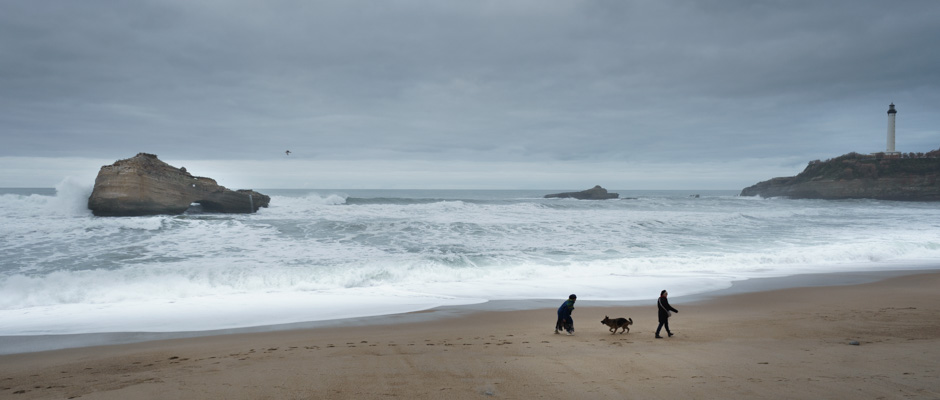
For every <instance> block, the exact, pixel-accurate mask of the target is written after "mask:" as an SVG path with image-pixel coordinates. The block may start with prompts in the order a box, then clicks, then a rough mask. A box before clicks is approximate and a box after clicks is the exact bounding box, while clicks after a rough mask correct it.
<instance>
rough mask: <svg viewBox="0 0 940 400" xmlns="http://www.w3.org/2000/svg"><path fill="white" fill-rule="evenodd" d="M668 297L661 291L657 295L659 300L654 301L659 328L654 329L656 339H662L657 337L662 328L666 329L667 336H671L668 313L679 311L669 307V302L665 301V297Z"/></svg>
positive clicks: (666, 293)
mask: <svg viewBox="0 0 940 400" xmlns="http://www.w3.org/2000/svg"><path fill="white" fill-rule="evenodd" d="M668 295H669V293H668V292H666V291H665V290H663V291H662V292H660V293H659V300H657V301H656V308H657V309H659V326H658V327H656V338H657V339H662V338H663V337H662V336H659V331H660V330H662V329H663V326H665V327H666V333H668V334H669V336H672V331H670V330H669V311H672V312H674V313H678V312H679V310H676V309H675V308H672V306H670V305H669V300H667V299H666V296H668Z"/></svg>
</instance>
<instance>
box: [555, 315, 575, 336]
mask: <svg viewBox="0 0 940 400" xmlns="http://www.w3.org/2000/svg"><path fill="white" fill-rule="evenodd" d="M555 330H556V331H568V332H573V331H574V319H573V318H571V316H570V315H567V316H564V315H559V316H558V321H555Z"/></svg>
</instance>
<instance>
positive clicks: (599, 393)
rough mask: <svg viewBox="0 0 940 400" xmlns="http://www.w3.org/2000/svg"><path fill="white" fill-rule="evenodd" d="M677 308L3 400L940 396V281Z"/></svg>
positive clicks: (168, 373)
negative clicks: (615, 330) (666, 330)
mask: <svg viewBox="0 0 940 400" xmlns="http://www.w3.org/2000/svg"><path fill="white" fill-rule="evenodd" d="M671 302H672V305H673V306H674V307H676V308H677V309H679V311H680V313H679V314H677V315H676V316H674V317H673V318H672V319H671V322H670V324H671V325H672V329H673V332H675V334H676V335H675V336H674V337H672V338H666V339H654V337H653V332H654V330H655V329H656V325H657V322H656V308H655V299H651V300H650V305H644V306H630V307H627V306H617V307H608V306H594V305H591V304H590V303H589V304H587V305H584V304H581V305H578V306H577V308H576V309H575V311H574V314H573V316H574V318H575V326H576V329H577V331H576V334H575V335H574V336H567V335H555V334H553V333H552V327H553V326H554V319H555V315H554V314H555V310H554V307H552V308H543V309H534V310H514V311H479V312H466V313H457V314H455V315H452V316H449V317H446V318H432V319H429V320H421V319H420V318H419V319H417V320H414V319H406V322H395V319H394V318H378V319H377V323H375V324H370V323H369V322H370V321H368V320H366V321H362V322H361V323H360V324H345V325H340V326H332V327H326V328H316V329H295V330H284V331H274V332H257V333H240V334H229V335H217V336H207V337H196V338H181V339H172V340H158V341H148V342H143V343H133V344H120V345H110V346H98V347H82V348H74V349H64V350H54V351H45V352H34V353H23V354H12V355H3V356H0V398H3V399H6V398H11V399H48V398H82V399H128V398H147V399H180V398H190V399H309V398H356V399H379V398H383V399H384V398H396V397H402V398H418V399H438V398H453V399H474V398H507V399H522V398H525V399H537V398H545V399H553V398H586V399H591V398H599V399H608V398H609V399H613V398H617V399H620V398H637V399H651V398H652V399H656V398H850V397H851V398H862V399H877V398H927V399H935V398H940V361H938V360H940V273H938V272H929V273H918V274H914V275H906V276H899V277H891V278H887V279H885V280H881V281H878V282H874V283H865V284H857V285H848V286H816V287H799V288H789V289H780V290H769V291H758V292H749V293H742V294H732V295H726V296H718V297H712V298H707V299H704V300H699V301H695V302H685V301H683V299H682V298H674V299H671ZM558 303H559V304H560V303H561V300H559V301H558ZM605 315H608V316H610V317H630V318H633V320H634V325H633V326H632V327H631V331H630V332H629V333H626V334H614V335H612V334H611V333H610V332H609V331H608V328H607V327H606V326H603V325H602V324H601V323H600V320H601V319H603V318H604V316H605Z"/></svg>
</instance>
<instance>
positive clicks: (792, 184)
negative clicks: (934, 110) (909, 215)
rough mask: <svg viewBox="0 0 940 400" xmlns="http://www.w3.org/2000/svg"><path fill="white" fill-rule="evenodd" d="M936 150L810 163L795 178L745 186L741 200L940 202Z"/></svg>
mask: <svg viewBox="0 0 940 400" xmlns="http://www.w3.org/2000/svg"><path fill="white" fill-rule="evenodd" d="M938 176H940V149H938V150H934V151H931V152H929V153H926V154H923V153H920V154H906V155H903V156H902V157H886V156H885V155H884V154H877V155H862V154H858V153H849V154H846V155H843V156H840V157H837V158H834V159H831V160H827V161H813V162H810V163H809V165H808V166H806V169H805V170H803V172H801V173H800V174H799V175H797V176H791V177H785V178H773V179H771V180H768V181H763V182H760V183H758V184H756V185H753V186H750V187H747V188H744V190H742V191H741V196H761V197H789V198H793V199H832V200H834V199H878V200H901V201H940V181H938V180H937V178H938Z"/></svg>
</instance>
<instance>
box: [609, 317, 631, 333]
mask: <svg viewBox="0 0 940 400" xmlns="http://www.w3.org/2000/svg"><path fill="white" fill-rule="evenodd" d="M601 323H602V324H604V325H607V326H608V327H610V332H611V335H613V334H614V333H617V329H622V330H621V331H620V334H621V335H622V334H623V333H624V332H630V325H633V318H614V319H610V318H608V317H607V316H606V315H605V316H604V320H603V321H601Z"/></svg>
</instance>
